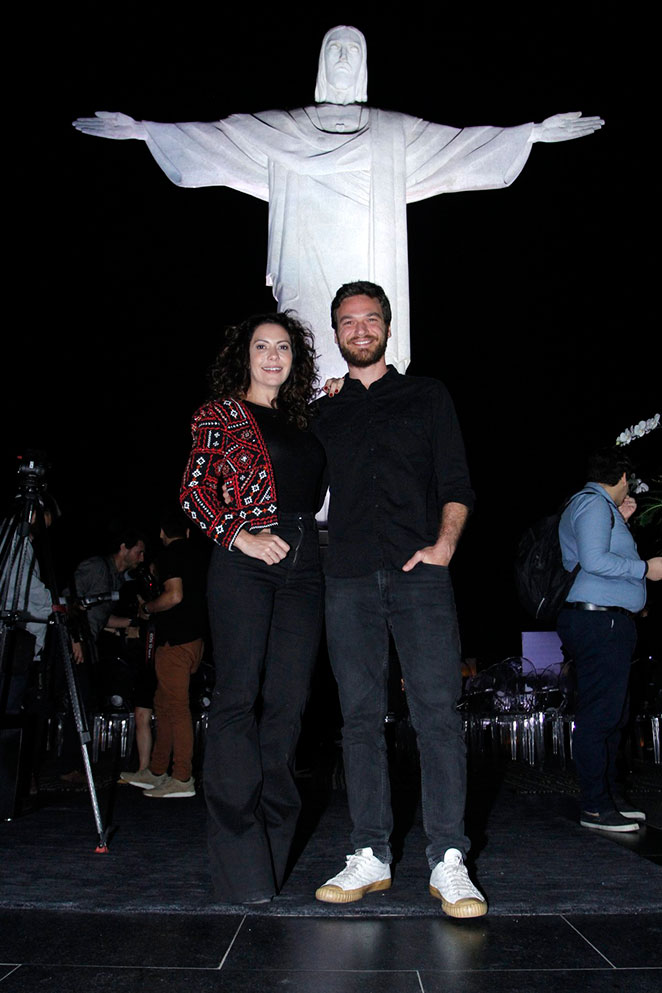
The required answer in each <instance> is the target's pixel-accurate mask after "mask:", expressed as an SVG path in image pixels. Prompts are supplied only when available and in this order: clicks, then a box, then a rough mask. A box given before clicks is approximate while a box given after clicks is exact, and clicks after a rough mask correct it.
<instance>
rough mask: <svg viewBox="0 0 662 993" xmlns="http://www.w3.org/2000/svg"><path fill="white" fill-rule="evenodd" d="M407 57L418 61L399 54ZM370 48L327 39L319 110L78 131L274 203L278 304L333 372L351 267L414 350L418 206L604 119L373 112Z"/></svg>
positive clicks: (95, 125) (345, 38) (405, 355)
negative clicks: (463, 122) (456, 118)
mask: <svg viewBox="0 0 662 993" xmlns="http://www.w3.org/2000/svg"><path fill="white" fill-rule="evenodd" d="M398 58H399V60H400V64H402V63H403V62H404V63H406V61H407V57H406V55H404V53H402V52H401V53H399V56H398ZM367 89H368V71H367V48H366V41H365V38H364V36H363V34H362V33H361V32H360V31H358V30H357V29H356V28H353V27H349V26H347V25H339V26H337V27H335V28H332V29H331V30H330V31H328V32H327V33H326V35H325V37H324V39H323V42H322V48H321V51H320V57H319V70H318V75H317V86H316V88H315V104H314V105H312V106H308V107H300V108H296V109H294V110H291V111H283V110H269V111H263V112H261V113H258V114H233V115H232V116H231V117H228V118H226V119H225V120H222V121H213V122H211V123H199V122H192V123H184V124H160V123H157V122H153V121H142V122H141V121H134V120H133V118H131V117H128V116H127V115H126V114H117V113H108V112H105V111H101V112H99V113H97V114H96V115H95V116H94V117H91V118H80V119H79V120H77V121H75V122H74V127H76V128H77V129H78V130H80V131H82V132H84V133H86V134H93V135H97V136H99V137H103V138H116V139H129V138H135V139H140V140H143V141H145V142H146V144H147V147H148V149H149V151H150V152H151V153H152V155H153V156H154V158H155V160H156V162H157V164H158V165H159V166H160V167H161V169H163V171H164V172H165V174H166V175H167V176H168V178H169V179H170V180H172V182H173V183H176V184H177V185H178V186H183V187H193V188H195V187H201V186H229V187H231V188H233V189H235V190H240V191H242V192H244V193H249V194H250V195H251V196H255V197H258V198H259V199H261V200H267V201H268V202H269V244H268V257H267V285H269V286H272V287H273V291H274V296H275V298H276V300H277V301H278V310H279V311H284V310H288V309H294V310H296V311H298V313H299V314H301V315H303V316H304V317H305V318H306V320H308V321H310V323H311V325H312V328H313V330H314V332H315V339H316V347H317V350H318V352H319V353H320V363H319V365H320V373H321V376H322V380H324V379H325V378H326V377H327V376H341V375H343V374H344V372H345V370H344V367H343V366H342V362H341V360H340V358H339V356H338V354H337V352H336V349H335V346H334V343H333V340H332V336H331V334H330V333H329V331H328V330H327V329H328V321H327V307H328V295H329V291H330V289H331V287H333V286H337V285H338V284H339V283H340V282H341V281H342V280H343V279H344V278H345V274H346V273H347V272H356V273H366V274H367V275H369V276H370V278H371V279H374V280H376V281H378V282H379V283H381V284H382V285H383V286H386V287H388V289H389V292H391V293H393V294H395V299H396V307H397V313H396V320H395V328H396V331H397V333H396V335H395V337H394V339H393V340H392V341H391V344H390V347H389V360H390V361H392V362H393V363H394V364H395V365H396V367H397V368H398V369H399V370H400V371H401V372H404V371H405V369H406V368H407V365H408V363H409V358H410V352H409V276H408V262H407V210H406V205H407V204H408V203H414V202H417V201H419V200H424V199H426V198H428V197H432V196H436V195H437V194H440V193H447V192H458V191H463V190H486V189H500V188H504V187H505V186H508V185H509V184H510V183H512V182H513V181H514V180H515V179H516V178H517V176H518V175H519V173H520V172H521V170H522V169H523V167H524V165H525V163H526V161H527V159H528V157H529V152H530V151H531V145H532V143H533V142H536V141H543V142H556V141H566V140H569V139H573V138H581V137H583V136H584V135H588V134H591V133H592V132H593V131H595V130H597V129H598V128H600V127H601V126H602V124H603V122H602V121H601V120H600V119H599V118H597V117H587V118H582V117H581V115H580V114H578V113H573V114H557V115H556V116H554V117H550V118H547V120H545V121H543V123H542V124H523V125H520V126H518V127H512V128H499V127H471V128H462V129H458V128H453V127H447V126H446V125H440V124H430V123H429V122H427V121H423V120H421V119H419V118H416V117H410V116H408V115H406V114H400V113H395V112H390V111H383V110H378V109H376V108H374V107H368V106H367V105H366V101H367V99H368V92H367Z"/></svg>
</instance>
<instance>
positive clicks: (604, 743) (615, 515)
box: [557, 448, 662, 832]
mask: <svg viewBox="0 0 662 993" xmlns="http://www.w3.org/2000/svg"><path fill="white" fill-rule="evenodd" d="M631 471H632V465H631V463H630V461H629V459H628V458H627V456H625V455H624V454H623V453H622V452H621V450H620V449H618V448H612V449H605V450H603V451H600V452H597V453H596V454H595V455H593V456H592V457H591V458H590V459H589V463H588V478H589V480H591V482H589V483H587V484H586V486H585V487H584V489H583V490H581V492H579V493H577V494H575V496H574V497H573V498H572V500H571V501H570V503H569V504H568V506H567V507H566V509H565V511H564V513H563V516H562V517H561V522H560V524H559V539H560V543H561V552H562V555H563V565H564V566H565V568H566V569H568V570H570V571H571V570H572V569H574V567H575V566H576V565H577V563H578V562H579V565H580V569H579V572H578V573H577V577H576V579H575V581H574V583H573V585H572V587H571V588H570V592H569V593H568V597H567V600H566V602H565V604H564V606H563V609H562V610H561V613H560V615H559V619H558V625H557V627H558V632H559V636H560V638H561V641H562V642H563V646H564V648H565V650H566V651H567V652H568V653H569V655H570V656H571V657H572V658H573V659H574V662H575V668H576V672H577V705H576V710H575V720H576V730H575V737H574V742H573V753H574V758H575V764H576V768H577V776H578V779H579V786H580V792H581V814H580V820H579V822H580V824H582V825H583V826H584V827H590V828H598V829H600V830H603V831H618V832H621V831H637V830H638V828H639V823H638V822H639V821H641V820H645V819H646V818H645V814H644V813H643V812H642V811H639V810H636V809H635V808H633V807H631V806H630V805H629V804H628V803H627V802H626V801H625V799H624V797H623V796H622V793H621V792H620V790H619V787H618V785H617V783H616V753H617V749H618V745H619V741H620V737H621V732H622V730H623V728H624V726H625V724H626V723H627V718H628V681H629V675H630V665H631V662H632V656H633V653H634V649H635V645H636V640H637V629H636V625H635V616H636V614H638V613H639V612H640V611H641V610H642V608H643V606H644V604H645V602H646V578H648V579H650V580H658V579H662V557H660V556H657V557H655V558H652V559H649V560H648V561H647V562H646V561H644V560H643V559H641V558H640V557H639V553H638V552H637V546H636V545H635V542H634V539H633V537H632V535H631V533H630V529H629V527H628V524H627V520H628V518H629V517H630V516H631V514H632V513H633V512H634V510H635V509H636V503H635V501H634V500H633V499H632V497H629V496H628V481H627V480H628V475H629V473H630V472H631Z"/></svg>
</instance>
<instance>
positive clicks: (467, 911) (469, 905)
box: [430, 886, 487, 917]
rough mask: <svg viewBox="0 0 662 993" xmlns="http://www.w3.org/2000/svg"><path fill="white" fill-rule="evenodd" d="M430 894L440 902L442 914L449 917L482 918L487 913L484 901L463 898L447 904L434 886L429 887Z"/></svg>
mask: <svg viewBox="0 0 662 993" xmlns="http://www.w3.org/2000/svg"><path fill="white" fill-rule="evenodd" d="M430 893H431V894H432V896H433V897H436V899H437V900H441V905H442V907H443V909H444V913H446V914H448V916H449V917H484V916H485V914H486V913H487V903H486V901H485V900H476V899H475V898H474V897H465V898H464V899H463V900H458V901H457V903H449V902H448V900H444V898H443V896H442V895H441V891H440V890H438V889H437V887H436V886H431V887H430Z"/></svg>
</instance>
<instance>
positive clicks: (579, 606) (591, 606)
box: [563, 600, 635, 620]
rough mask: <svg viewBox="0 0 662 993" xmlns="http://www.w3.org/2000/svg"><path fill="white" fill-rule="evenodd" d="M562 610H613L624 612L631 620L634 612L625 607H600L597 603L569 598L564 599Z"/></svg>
mask: <svg viewBox="0 0 662 993" xmlns="http://www.w3.org/2000/svg"><path fill="white" fill-rule="evenodd" d="M563 609H564V610H613V611H615V612H616V613H617V614H625V616H626V617H631V618H632V619H633V620H634V618H635V614H633V613H632V611H631V610H626V609H625V607H602V606H600V604H598V603H584V602H583V601H581V600H571V601H566V603H564V604H563Z"/></svg>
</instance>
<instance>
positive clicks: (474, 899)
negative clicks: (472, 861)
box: [430, 848, 487, 917]
mask: <svg viewBox="0 0 662 993" xmlns="http://www.w3.org/2000/svg"><path fill="white" fill-rule="evenodd" d="M430 893H431V894H432V896H435V897H436V898H437V900H441V903H442V906H443V908H444V911H445V912H446V913H447V914H449V915H450V916H451V917H482V916H483V914H486V913H487V901H486V899H485V897H484V896H483V894H482V893H481V892H480V890H477V889H476V887H475V886H474V884H473V883H472V882H471V880H470V879H469V873H468V872H467V867H466V865H465V864H464V860H463V858H462V852H460V851H458V849H457V848H449V849H448V851H447V852H446V854H445V855H444V860H443V862H438V863H437V865H435V867H434V869H433V870H432V875H431V876H430Z"/></svg>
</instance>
